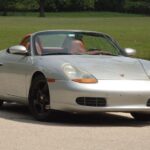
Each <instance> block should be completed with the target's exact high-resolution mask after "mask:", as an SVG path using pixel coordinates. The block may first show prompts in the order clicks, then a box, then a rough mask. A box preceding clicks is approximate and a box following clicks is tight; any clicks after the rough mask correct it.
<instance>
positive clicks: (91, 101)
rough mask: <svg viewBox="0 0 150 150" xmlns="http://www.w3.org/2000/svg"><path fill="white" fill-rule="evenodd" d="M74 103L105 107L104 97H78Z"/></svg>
mask: <svg viewBox="0 0 150 150" xmlns="http://www.w3.org/2000/svg"><path fill="white" fill-rule="evenodd" d="M76 103H77V104H78V105H82V106H91V107H105V106H106V99H105V98H101V97H78V98H77V99H76Z"/></svg>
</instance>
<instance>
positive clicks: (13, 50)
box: [9, 45, 28, 55]
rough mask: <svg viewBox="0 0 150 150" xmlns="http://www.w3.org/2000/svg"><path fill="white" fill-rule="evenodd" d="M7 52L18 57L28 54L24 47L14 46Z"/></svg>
mask: <svg viewBox="0 0 150 150" xmlns="http://www.w3.org/2000/svg"><path fill="white" fill-rule="evenodd" d="M9 52H10V53H11V54H20V55H25V54H28V51H27V49H26V47H24V46H22V45H16V46H12V47H10V48H9Z"/></svg>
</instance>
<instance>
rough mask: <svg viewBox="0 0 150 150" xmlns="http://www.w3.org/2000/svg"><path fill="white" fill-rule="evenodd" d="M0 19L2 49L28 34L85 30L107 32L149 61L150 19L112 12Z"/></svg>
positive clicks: (54, 14) (53, 14) (52, 14)
mask: <svg viewBox="0 0 150 150" xmlns="http://www.w3.org/2000/svg"><path fill="white" fill-rule="evenodd" d="M30 15H32V16H31V17H29V14H27V15H26V16H25V17H24V16H19V14H18V16H9V17H2V16H1V17H0V49H3V48H6V47H9V46H11V45H16V44H18V43H19V41H20V40H21V38H22V37H23V36H24V35H25V34H27V33H32V32H36V31H39V30H47V29H49V30H50V29H83V30H94V31H100V32H105V33H108V34H110V35H112V36H113V37H114V38H115V39H117V40H118V41H119V43H120V45H121V46H122V47H132V48H134V49H136V50H137V51H138V53H137V56H138V57H142V58H145V59H150V17H148V16H142V15H135V14H121V13H109V12H105V13H104V12H101V13H98V12H95V13H94V12H90V13H88V12H85V13H48V14H47V17H45V18H40V17H36V16H37V15H38V14H34V13H33V14H30Z"/></svg>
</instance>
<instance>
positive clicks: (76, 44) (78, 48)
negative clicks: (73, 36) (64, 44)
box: [70, 40, 86, 53]
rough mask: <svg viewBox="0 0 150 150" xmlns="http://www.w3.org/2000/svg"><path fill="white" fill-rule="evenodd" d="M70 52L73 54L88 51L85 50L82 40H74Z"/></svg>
mask: <svg viewBox="0 0 150 150" xmlns="http://www.w3.org/2000/svg"><path fill="white" fill-rule="evenodd" d="M70 52H71V53H85V52H86V49H85V46H84V44H83V42H82V41H80V40H73V41H72V42H71V47H70Z"/></svg>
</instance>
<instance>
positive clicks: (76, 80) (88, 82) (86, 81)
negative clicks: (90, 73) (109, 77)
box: [72, 78, 98, 84]
mask: <svg viewBox="0 0 150 150" xmlns="http://www.w3.org/2000/svg"><path fill="white" fill-rule="evenodd" d="M72 81H74V82H78V83H87V84H90V83H97V82H98V81H97V80H96V79H95V78H83V79H73V80H72Z"/></svg>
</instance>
